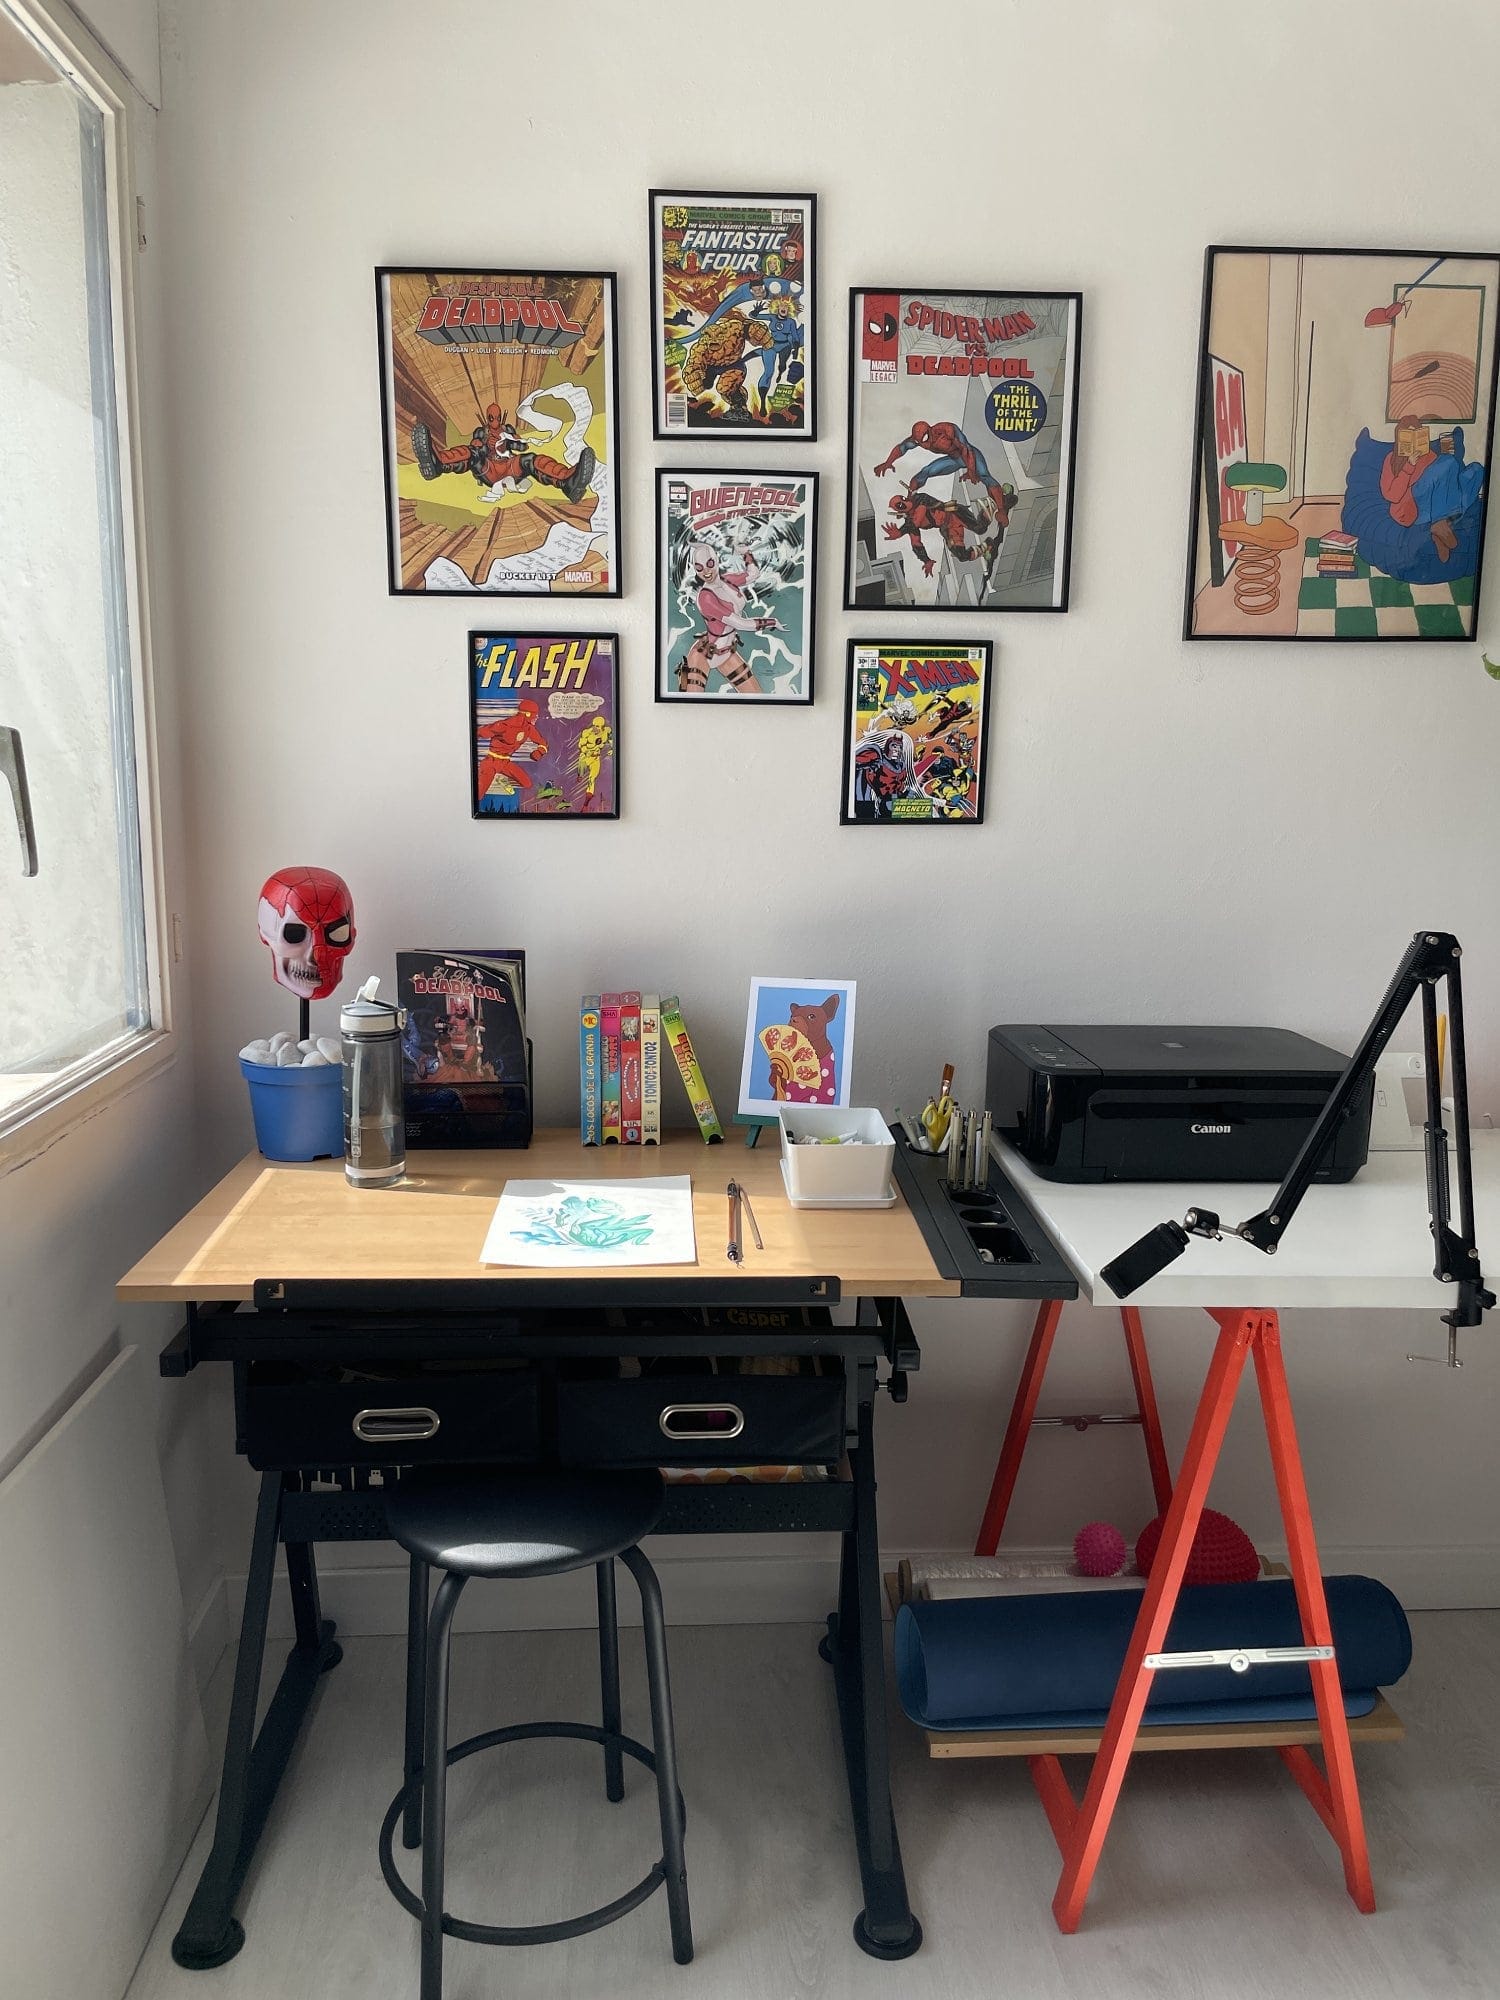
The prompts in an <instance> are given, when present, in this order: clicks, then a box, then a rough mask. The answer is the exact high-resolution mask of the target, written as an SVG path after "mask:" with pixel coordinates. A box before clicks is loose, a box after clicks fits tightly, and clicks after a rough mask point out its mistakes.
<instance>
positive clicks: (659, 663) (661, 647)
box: [652, 465, 820, 708]
mask: <svg viewBox="0 0 1500 2000" xmlns="http://www.w3.org/2000/svg"><path fill="white" fill-rule="evenodd" d="M695 480H696V481H701V482H705V483H707V484H709V485H712V486H716V487H719V488H725V487H735V486H744V487H746V488H747V489H750V490H751V491H755V490H759V489H763V488H766V487H772V488H776V487H777V486H779V485H783V484H784V483H785V482H787V481H796V482H799V483H800V484H801V485H802V486H803V487H804V488H805V489H806V500H805V503H804V511H805V512H806V516H807V529H806V534H805V538H804V544H803V546H804V551H805V553H804V556H803V567H802V580H801V586H800V589H801V597H802V605H803V612H802V630H803V638H804V646H803V667H802V673H803V681H804V685H803V688H802V690H801V691H800V692H799V693H797V694H794V695H781V694H763V693H756V694H753V695H736V694H734V693H733V692H731V691H730V690H728V689H726V688H725V687H723V686H722V685H720V686H719V687H716V688H714V689H706V690H704V691H701V692H690V691H683V690H680V689H677V688H669V687H668V686H667V685H666V682H667V680H668V678H669V676H670V675H671V673H672V672H673V668H672V664H671V660H670V658H669V650H670V648H669V638H670V634H669V631H668V617H667V597H668V589H669V584H668V577H667V570H668V565H669V561H670V557H671V550H670V547H669V538H668V535H667V530H666V518H667V506H668V499H669V496H668V487H669V485H670V483H671V482H673V481H678V482H680V483H682V484H684V485H686V484H689V483H690V482H692V481H695ZM819 485H820V481H819V475H818V474H817V473H816V472H808V471H803V470H798V469H796V468H790V467H782V466H780V465H765V466H752V467H750V468H748V469H735V468H732V467H725V468H723V469H721V468H719V467H718V466H696V465H693V466H677V465H672V466H658V467H657V471H656V647H655V661H654V665H653V670H652V689H653V693H654V695H655V698H656V700H657V701H658V702H663V703H694V704H699V705H701V704H704V703H709V704H712V703H716V702H727V701H745V702H749V703H751V704H752V705H753V706H755V707H761V708H810V707H811V706H812V704H813V699H814V695H815V692H816V682H817V568H818V515H819ZM744 511H745V512H746V513H747V514H753V513H755V512H756V511H757V510H756V509H754V508H753V507H747V508H745V509H744ZM679 664H681V663H679ZM741 664H742V665H744V664H745V662H744V661H743V660H742V662H741Z"/></svg>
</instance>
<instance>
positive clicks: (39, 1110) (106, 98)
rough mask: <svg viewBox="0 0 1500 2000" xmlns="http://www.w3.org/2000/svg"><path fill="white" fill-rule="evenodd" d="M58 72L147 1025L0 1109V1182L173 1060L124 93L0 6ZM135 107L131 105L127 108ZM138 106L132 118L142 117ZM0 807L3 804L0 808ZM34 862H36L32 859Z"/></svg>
mask: <svg viewBox="0 0 1500 2000" xmlns="http://www.w3.org/2000/svg"><path fill="white" fill-rule="evenodd" d="M8 5H9V9H10V12H11V13H12V14H13V15H14V16H15V17H16V18H17V19H18V20H20V21H21V22H22V23H23V25H24V26H25V28H26V30H27V32H28V33H29V34H31V35H32V36H33V37H34V39H35V40H36V42H37V44H38V46H39V47H40V48H41V49H42V50H43V51H44V53H45V54H46V55H47V56H48V57H49V58H50V59H51V60H52V62H54V63H55V64H56V65H57V68H58V69H59V71H61V72H62V74H63V75H64V76H65V77H67V78H68V80H69V81H70V82H71V83H72V84H73V85H74V86H75V87H76V88H77V89H78V90H79V91H81V92H82V93H83V95H84V96H85V97H87V98H88V99H89V101H90V102H91V103H92V104H93V105H94V106H95V107H96V108H97V109H98V111H99V114H100V117H101V120H102V123H103V156H104V222H105V229H106V239H107V263H108V271H109V293H110V297H109V306H110V339H111V354H112V359H113V364H114V391H115V394H114V404H115V455H116V460H117V463H118V468H119V490H120V537H121V546H120V553H121V558H122V561H121V579H122V582H123V584H124V589H125V623H126V631H125V645H126V651H127V658H128V661H129V668H130V697H131V701H130V712H131V727H132V731H133V735H134V748H135V798H136V818H137V830H138V836H139V840H138V844H139V852H140V865H141V907H142V915H143V920H144V928H145V951H146V979H145V992H146V1004H147V1009H148V1012H149V1017H150V1026H149V1027H145V1028H139V1029H128V1030H126V1031H125V1032H124V1033H123V1034H121V1035H120V1036H118V1037H117V1038H116V1039H115V1040H114V1041H112V1042H109V1043H106V1044H105V1045H104V1047H102V1048H100V1049H97V1050H95V1051H94V1053H93V1054H92V1055H91V1056H86V1057H83V1058H82V1059H81V1060H79V1061H78V1062H76V1063H70V1064H69V1065H68V1067H67V1068H66V1069H64V1070H62V1071H60V1072H59V1073H58V1075H57V1076H56V1077H55V1078H54V1079H53V1081H52V1082H51V1083H50V1084H47V1085H44V1086H43V1087H42V1088H41V1089H39V1090H38V1091H36V1092H34V1093H33V1094H32V1095H30V1096H28V1097H26V1098H24V1099H21V1100H19V1101H18V1102H17V1103H15V1104H14V1105H10V1106H7V1107H5V1108H4V1109H0V1173H3V1172H5V1171H7V1170H9V1169H10V1168H11V1167H13V1166H18V1165H20V1164H21V1162H22V1161H23V1160H25V1159H29V1158H31V1157H33V1156H34V1155H35V1154H36V1153H37V1152H39V1151H40V1150H42V1149H44V1148H45V1147H47V1146H50V1145H51V1144H52V1142H53V1140H54V1139H56V1138H57V1137H59V1136H60V1135H61V1134H62V1133H63V1132H64V1131H66V1130H67V1129H68V1128H69V1127H71V1126H73V1125H76V1124H78V1123H80V1122H81V1121H82V1120H84V1119H85V1118H90V1117H93V1116H94V1114H95V1113H96V1112H98V1111H100V1110H102V1109H103V1108H104V1107H105V1106H106V1105H108V1104H109V1103H111V1102H112V1101H113V1100H114V1099H116V1098H117V1097H120V1096H122V1095H123V1094H124V1093H125V1092H126V1091H127V1090H131V1089H133V1088H134V1087H135V1086H136V1085H137V1084H138V1083H140V1082H142V1081H143V1080H144V1079H145V1078H146V1077H148V1076H151V1075H154V1074H155V1073H156V1072H157V1071H159V1070H161V1069H163V1068H165V1067H166V1065H167V1064H168V1063H170V1062H172V1061H173V1060H174V1059H175V1057H176V1053H177V1036H176V1032H175V1029H174V1025H173V1015H172V991H171V979H170V976H169V965H168V960H169V958H170V954H169V953H168V952H167V951H166V950H165V949H164V945H165V941H166V939H167V938H168V937H169V936H170V935H171V921H170V915H169V912H168V909H167V903H166V882H165V874H166V871H165V866H164V841H163V829H162V810H161V786H160V771H159V767H158V757H157V743H156V708H155V700H154V691H153V685H152V658H151V625H150V610H149V607H150V602H151V592H150V583H149V577H148V573H147V562H146V509H145V481H144V478H143V476H142V469H141V422H140V381H139V374H138V371H137V366H136V334H137V324H136V284H135V258H136V252H137V245H136V232H137V220H136V215H137V211H136V198H135V177H134V171H133V159H132V151H131V112H132V98H133V92H132V90H131V86H130V84H129V83H128V81H127V80H126V78H125V76H124V75H123V74H122V72H121V71H120V70H119V68H118V67H117V66H116V64H115V63H114V62H113V61H112V60H111V58H110V57H109V56H108V55H107V54H106V53H105V51H104V50H103V49H102V48H101V47H100V46H99V44H98V43H97V42H96V41H95V40H94V38H93V36H92V35H90V34H89V33H88V31H87V30H86V29H85V28H83V27H82V25H81V24H80V23H79V22H78V21H77V20H76V19H75V18H74V17H73V16H72V15H71V14H69V15H67V16H66V17H65V18H60V16H59V14H58V13H54V12H53V11H52V8H51V7H50V6H49V5H48V4H47V0H8ZM135 101H136V103H137V104H141V100H138V99H137V100H135ZM144 109H145V107H144V105H143V104H141V110H142V112H144ZM0 803H5V801H0ZM43 860H44V864H45V857H43Z"/></svg>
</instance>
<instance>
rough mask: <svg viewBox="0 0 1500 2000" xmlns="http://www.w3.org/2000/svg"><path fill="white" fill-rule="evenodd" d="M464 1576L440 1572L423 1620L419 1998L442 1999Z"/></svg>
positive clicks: (455, 1571) (465, 1581)
mask: <svg viewBox="0 0 1500 2000" xmlns="http://www.w3.org/2000/svg"><path fill="white" fill-rule="evenodd" d="M468 1580H469V1579H468V1578H467V1577H466V1576H460V1575H459V1573H458V1571H457V1570H451V1569H450V1570H447V1571H445V1572H444V1575H443V1580H442V1582H441V1583H440V1584H439V1585H438V1587H437V1594H436V1596H435V1597H434V1599H433V1604H432V1615H431V1617H430V1618H429V1619H428V1622H427V1696H426V1703H425V1711H424V1715H423V1729H422V1976H421V2000H443V1872H444V1862H445V1860H446V1854H445V1847H446V1843H447V1824H446V1821H447V1810H448V1683H449V1669H450V1665H451V1659H452V1647H451V1645H450V1643H449V1642H450V1640H451V1639H452V1636H453V1614H454V1612H455V1611H456V1610H457V1609H458V1600H459V1598H460V1597H461V1596H462V1595H463V1588H464V1585H465V1584H466V1583H467V1582H468Z"/></svg>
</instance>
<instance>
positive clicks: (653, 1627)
mask: <svg viewBox="0 0 1500 2000" xmlns="http://www.w3.org/2000/svg"><path fill="white" fill-rule="evenodd" d="M620 1560H621V1562H623V1563H624V1565H625V1567H626V1568H627V1569H628V1570H629V1571H630V1574H631V1575H632V1576H633V1577H634V1578H635V1581H636V1587H637V1589H638V1590H639V1591H640V1593H641V1616H642V1619H643V1621H644V1625H645V1638H646V1678H647V1680H648V1682H649V1684H650V1688H651V1742H652V1748H653V1749H654V1750H655V1752H656V1798H657V1804H658V1806H659V1808H660V1811H661V1851H662V1861H663V1864H664V1866H665V1870H666V1889H667V1915H668V1918H669V1920H670V1922H671V1925H672V1956H673V1958H675V1959H676V1961H677V1963H678V1964H679V1965H688V1964H690V1963H691V1961H692V1956H693V1922H692V1917H691V1915H690V1914H689V1911H688V1890H687V1856H686V1854H685V1853H684V1851H683V1845H682V1814H681V1811H680V1810H679V1807H678V1785H677V1738H676V1735H675V1733H674V1731H673V1728H672V1686H671V1681H670V1679H669V1677H668V1674H667V1625H666V1620H665V1618H663V1616H662V1609H661V1586H660V1585H659V1584H658V1583H657V1581H656V1571H655V1570H654V1569H653V1568H652V1567H651V1565H650V1563H649V1562H647V1560H646V1558H645V1557H644V1556H643V1555H642V1554H641V1552H640V1550H639V1549H623V1550H622V1551H621V1553H620ZM423 2000H427V1996H426V1995H424V1996H423Z"/></svg>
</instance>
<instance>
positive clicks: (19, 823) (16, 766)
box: [0, 729, 36, 875]
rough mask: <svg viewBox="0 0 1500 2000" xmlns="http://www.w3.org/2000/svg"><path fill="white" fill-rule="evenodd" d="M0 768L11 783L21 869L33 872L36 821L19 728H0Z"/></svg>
mask: <svg viewBox="0 0 1500 2000" xmlns="http://www.w3.org/2000/svg"><path fill="white" fill-rule="evenodd" d="M0 772H3V773H4V775H5V778H6V781H7V782H8V784H9V785H10V797H11V804H12V805H13V806H14V807H15V813H16V832H17V833H18V834H20V836H21V873H22V874H23V875H35V873H36V823H35V821H34V820H33V819H32V817H31V787H30V786H29V785H28V784H27V782H26V759H25V757H24V755H23V754H22V751H21V732H20V730H19V729H0Z"/></svg>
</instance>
